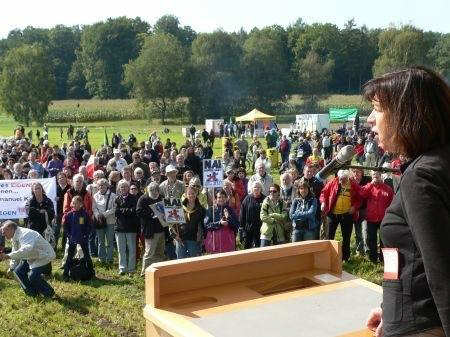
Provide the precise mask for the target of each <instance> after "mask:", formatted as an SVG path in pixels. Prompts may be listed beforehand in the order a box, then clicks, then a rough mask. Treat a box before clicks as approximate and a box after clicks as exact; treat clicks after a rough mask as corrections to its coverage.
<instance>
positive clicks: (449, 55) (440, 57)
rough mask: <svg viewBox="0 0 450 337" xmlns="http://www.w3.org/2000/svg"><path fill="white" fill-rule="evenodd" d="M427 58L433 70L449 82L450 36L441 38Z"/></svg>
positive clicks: (446, 35)
mask: <svg viewBox="0 0 450 337" xmlns="http://www.w3.org/2000/svg"><path fill="white" fill-rule="evenodd" d="M428 58H429V59H430V62H431V64H432V65H433V68H434V69H435V70H436V71H437V72H438V73H439V74H441V75H442V76H444V77H446V78H447V80H448V81H450V34H444V35H442V36H441V38H440V39H439V40H438V41H437V43H436V45H435V46H434V47H433V48H432V49H431V50H430V51H429V53H428Z"/></svg>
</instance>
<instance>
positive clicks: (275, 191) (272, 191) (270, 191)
mask: <svg viewBox="0 0 450 337" xmlns="http://www.w3.org/2000/svg"><path fill="white" fill-rule="evenodd" d="M269 193H273V194H276V193H278V191H277V190H269Z"/></svg>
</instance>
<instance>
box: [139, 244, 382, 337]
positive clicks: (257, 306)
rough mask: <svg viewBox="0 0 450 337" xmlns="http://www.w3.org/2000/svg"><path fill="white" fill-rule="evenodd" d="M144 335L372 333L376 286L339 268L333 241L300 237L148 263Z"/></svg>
mask: <svg viewBox="0 0 450 337" xmlns="http://www.w3.org/2000/svg"><path fill="white" fill-rule="evenodd" d="M145 277H146V281H145V303H146V306H145V308H144V317H145V319H146V336H147V337H153V336H161V337H162V336H164V337H167V336H172V337H238V336H245V337H269V336H270V337H278V336H307V337H325V336H348V337H350V336H355V337H357V336H372V333H371V332H370V331H369V330H367V329H366V328H365V325H364V324H365V319H366V318H367V315H368V314H369V312H370V310H371V309H372V308H374V307H377V306H379V305H380V303H381V287H379V286H377V285H375V284H372V283H370V282H367V281H364V280H361V279H357V278H355V277H353V276H352V275H350V274H347V273H345V272H344V273H343V272H342V263H341V247H340V244H339V243H338V242H337V241H306V242H298V243H291V244H284V245H278V246H271V247H264V248H255V249H249V250H243V251H236V252H231V253H224V254H216V255H208V256H202V257H197V258H189V259H184V260H175V261H167V262H162V263H156V264H152V265H151V266H150V267H149V268H147V271H146V276H145Z"/></svg>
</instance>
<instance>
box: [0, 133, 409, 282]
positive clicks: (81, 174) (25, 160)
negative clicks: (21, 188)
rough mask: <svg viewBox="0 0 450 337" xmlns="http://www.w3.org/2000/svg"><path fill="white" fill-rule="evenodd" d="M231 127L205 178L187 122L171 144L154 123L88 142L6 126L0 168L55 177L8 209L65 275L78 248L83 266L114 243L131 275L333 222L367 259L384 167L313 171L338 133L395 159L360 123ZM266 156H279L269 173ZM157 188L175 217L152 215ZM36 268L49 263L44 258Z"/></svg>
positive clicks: (328, 233)
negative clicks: (208, 184)
mask: <svg viewBox="0 0 450 337" xmlns="http://www.w3.org/2000/svg"><path fill="white" fill-rule="evenodd" d="M243 130H244V132H237V134H236V136H238V134H239V137H236V138H233V137H228V138H227V140H226V141H225V142H224V148H223V154H222V159H223V167H224V173H225V176H224V181H223V187H222V188H220V189H213V190H207V189H205V188H204V187H203V186H202V182H203V179H202V174H203V172H202V160H203V159H210V158H212V156H213V150H212V147H213V142H214V137H213V136H210V135H209V134H208V135H205V133H208V132H207V131H206V130H203V132H202V133H198V132H192V133H190V135H189V136H190V137H188V138H186V140H185V143H184V144H181V145H180V146H178V145H177V144H175V143H174V142H172V141H171V140H170V139H166V140H165V141H163V140H162V139H161V138H160V136H158V135H157V133H156V132H153V133H151V135H150V136H149V138H148V139H147V140H146V141H144V142H141V143H138V142H137V139H136V137H134V136H132V135H130V137H129V138H128V140H127V141H125V140H124V139H123V138H122V137H117V135H114V137H113V144H112V146H103V147H101V148H99V149H97V151H92V148H91V146H90V144H89V142H88V141H87V139H85V140H84V142H83V143H81V142H80V141H78V140H76V139H74V140H72V141H71V142H70V143H69V144H66V143H63V144H62V146H61V147H60V146H58V145H53V146H52V145H51V144H50V143H49V141H48V140H43V139H41V140H40V141H39V143H37V144H36V143H32V142H31V141H30V140H29V139H28V138H25V137H20V136H19V137H17V133H16V137H15V138H10V139H2V140H1V141H0V148H1V154H0V155H1V156H0V179H7V180H8V179H25V178H29V179H37V178H43V177H56V180H57V198H56V200H55V202H56V205H54V204H53V202H54V201H52V200H50V199H49V198H48V197H47V196H46V194H45V191H44V189H43V187H42V185H41V184H40V183H38V182H36V183H34V184H33V185H32V188H31V195H32V198H31V199H30V200H29V201H28V202H27V205H26V210H27V214H28V217H27V218H25V219H23V220H22V219H18V220H17V219H11V220H14V221H15V222H16V223H17V224H18V225H19V227H27V228H29V229H31V230H34V231H36V232H37V233H39V234H41V236H42V237H44V238H47V239H48V236H49V235H48V233H47V232H46V231H48V227H50V228H51V229H52V232H53V236H52V238H51V239H48V240H49V241H51V244H52V246H53V247H54V249H55V251H56V252H58V250H61V254H62V256H63V258H62V266H61V268H62V269H63V276H64V278H65V279H69V273H70V269H71V267H72V263H73V260H74V257H75V256H84V257H85V260H86V261H87V266H88V267H89V268H91V269H92V271H93V268H94V264H93V262H92V257H95V258H98V261H99V262H100V263H106V264H109V263H113V261H114V252H115V251H117V255H118V272H119V273H120V274H121V275H123V274H125V273H133V272H135V271H136V265H137V261H138V260H139V259H141V258H142V268H141V274H142V275H143V274H144V271H145V269H146V267H148V266H149V265H150V264H152V263H154V262H159V261H163V260H167V259H176V258H185V257H193V256H198V255H201V254H203V253H208V254H209V253H217V252H226V251H233V250H235V249H239V248H241V249H248V248H252V247H260V246H267V245H274V244H280V243H286V242H290V241H292V242H296V241H302V240H311V239H334V237H335V233H336V230H337V227H338V225H340V226H341V232H342V237H343V259H344V260H348V259H349V258H350V237H351V235H352V231H353V228H355V233H356V241H357V253H358V254H360V255H367V256H368V257H369V258H370V260H371V261H373V262H377V261H378V260H379V257H380V255H379V253H378V247H379V245H378V234H377V233H378V229H379V226H380V222H381V219H382V217H383V214H384V211H385V209H386V208H387V206H388V205H389V203H390V201H391V200H392V196H393V191H392V187H393V181H395V178H394V179H392V177H390V176H381V175H380V173H379V172H372V173H371V175H369V176H366V175H364V173H365V171H364V170H362V169H351V170H350V171H348V170H341V171H339V172H338V173H337V176H336V177H335V178H334V179H332V180H330V181H328V182H326V183H325V184H324V183H322V182H321V181H319V180H318V179H317V178H316V177H315V174H316V173H317V171H318V170H320V169H321V168H322V167H323V166H324V165H326V163H327V162H329V161H330V160H331V158H332V157H333V155H334V154H335V153H336V152H337V151H339V149H340V148H341V147H342V146H344V145H348V144H352V145H354V146H355V151H356V153H357V157H356V160H357V161H358V162H361V163H366V165H368V166H371V165H373V166H376V165H381V162H384V163H388V164H389V165H392V166H393V167H397V166H399V165H401V162H402V160H404V159H402V158H398V159H397V158H395V159H393V158H391V157H390V156H389V155H388V154H386V153H382V151H381V149H380V148H379V147H378V146H377V144H376V138H375V137H374V136H373V135H372V134H371V133H370V132H369V131H370V130H368V129H364V128H361V129H356V128H355V126H351V127H346V126H345V125H344V126H343V127H342V128H341V129H339V130H336V131H329V130H324V131H323V132H322V133H319V132H301V131H299V130H297V131H295V130H292V132H291V133H290V134H289V135H282V134H281V132H280V130H278V129H275V128H273V129H271V130H267V136H266V143H267V144H265V145H266V146H263V142H264V140H261V138H257V137H246V133H245V130H246V128H244V129H243ZM19 135H20V134H19ZM269 146H272V147H275V148H276V150H277V151H278V152H280V154H281V161H280V162H277V161H276V162H275V163H274V162H273V160H272V159H271V158H268V157H267V154H266V150H265V149H264V147H269ZM361 148H362V149H363V150H361ZM91 154H92V158H91ZM272 166H279V173H280V174H281V176H280V183H279V184H278V183H275V181H274V178H273V176H272V172H273V173H276V171H275V170H277V167H272ZM163 198H176V199H180V200H181V203H182V207H183V210H184V213H185V215H186V221H185V223H180V224H174V225H171V226H167V224H165V223H164V221H163V220H161V219H159V218H158V217H157V216H156V213H155V209H154V206H155V205H156V204H157V203H159V202H160V201H161V200H162V199H163ZM152 205H153V207H152ZM55 210H56V211H55ZM0 240H1V241H0V245H4V239H3V238H0ZM17 262H18V261H12V262H11V270H14V269H15V268H17ZM45 273H46V274H50V273H51V264H50V263H47V264H46V268H45Z"/></svg>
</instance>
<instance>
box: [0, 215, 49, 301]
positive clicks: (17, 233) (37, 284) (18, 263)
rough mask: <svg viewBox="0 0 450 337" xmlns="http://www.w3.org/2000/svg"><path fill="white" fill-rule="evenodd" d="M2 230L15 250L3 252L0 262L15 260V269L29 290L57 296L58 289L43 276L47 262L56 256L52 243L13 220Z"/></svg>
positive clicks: (34, 294)
mask: <svg viewBox="0 0 450 337" xmlns="http://www.w3.org/2000/svg"><path fill="white" fill-rule="evenodd" d="M0 230H1V233H2V235H3V236H4V237H5V238H6V239H8V240H11V241H12V251H11V253H9V254H4V253H2V254H0V261H3V260H8V259H10V260H11V262H10V266H11V270H12V271H13V274H14V276H15V277H16V279H17V280H18V281H19V283H20V286H21V287H22V289H23V290H24V291H25V293H26V294H27V295H30V296H36V295H38V294H42V295H43V296H45V297H53V295H54V294H55V291H54V290H53V288H52V287H51V286H50V285H49V284H48V283H47V281H45V280H44V279H43V278H42V276H41V274H42V273H43V272H45V270H46V265H47V264H48V263H50V261H52V260H53V259H54V258H55V251H54V250H53V248H52V246H50V244H49V243H48V242H47V241H46V240H45V239H44V238H43V237H42V236H41V235H40V234H39V233H38V232H36V231H34V230H31V229H28V228H23V227H19V226H18V225H17V224H16V223H15V222H13V221H10V220H8V221H5V222H4V223H3V224H2V227H1V228H0Z"/></svg>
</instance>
